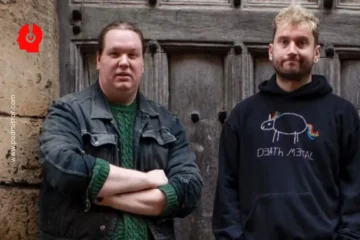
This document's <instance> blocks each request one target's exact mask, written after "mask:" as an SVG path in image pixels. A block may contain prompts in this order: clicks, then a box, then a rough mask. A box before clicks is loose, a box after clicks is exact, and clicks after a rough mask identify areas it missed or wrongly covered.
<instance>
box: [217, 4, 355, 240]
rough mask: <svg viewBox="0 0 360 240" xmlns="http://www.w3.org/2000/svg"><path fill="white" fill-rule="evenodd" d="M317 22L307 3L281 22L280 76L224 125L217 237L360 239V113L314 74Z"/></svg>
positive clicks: (277, 42)
mask: <svg viewBox="0 0 360 240" xmlns="http://www.w3.org/2000/svg"><path fill="white" fill-rule="evenodd" d="M318 25H319V22H318V19H317V18H316V17H315V16H314V15H313V14H312V13H310V12H308V11H307V10H306V9H304V8H302V7H299V6H291V7H289V8H286V9H283V10H282V11H281V12H280V13H279V14H278V15H277V16H276V18H275V21H274V37H273V42H272V43H271V44H270V45H269V59H270V61H272V64H273V67H274V69H275V74H274V75H273V76H272V77H271V78H270V80H268V81H264V82H263V83H261V84H260V86H259V90H260V92H259V93H257V94H255V95H254V96H252V97H250V98H248V99H245V100H244V101H242V102H241V103H239V104H238V105H237V106H236V107H235V108H234V109H233V111H232V113H231V114H230V116H229V118H228V119H227V121H226V123H225V124H224V128H223V131H222V134H221V140H220V154H219V156H220V158H219V175H218V181H217V189H216V197H215V206H214V213H213V232H214V234H215V237H216V239H221V240H240V239H245V240H295V239H296V240H330V239H334V240H335V239H336V240H355V239H360V174H359V172H360V122H359V116H358V113H357V111H356V109H355V107H354V106H353V105H352V104H351V103H350V102H348V101H346V100H345V99H343V98H340V97H339V96H337V95H335V94H333V93H332V88H331V86H330V85H329V84H328V82H327V79H326V78H325V77H324V76H321V75H312V74H311V70H312V67H313V64H314V63H316V62H317V61H318V60H319V58H320V45H319V42H318V31H319V26H318Z"/></svg>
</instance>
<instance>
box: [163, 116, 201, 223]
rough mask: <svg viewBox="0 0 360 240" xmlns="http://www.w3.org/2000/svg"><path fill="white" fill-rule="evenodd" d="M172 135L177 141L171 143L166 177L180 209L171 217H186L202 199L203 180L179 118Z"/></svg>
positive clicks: (173, 126) (176, 119)
mask: <svg viewBox="0 0 360 240" xmlns="http://www.w3.org/2000/svg"><path fill="white" fill-rule="evenodd" d="M171 133H172V134H173V135H174V136H175V138H176V141H174V142H172V143H170V146H169V161H168V165H167V167H166V175H167V177H168V179H169V184H170V185H171V186H173V187H174V189H175V192H176V194H177V199H178V203H179V207H178V209H177V211H176V212H174V213H173V214H172V216H171V217H185V216H187V215H189V214H190V213H192V212H193V210H194V209H195V208H196V206H197V204H198V203H199V201H200V199H201V193H202V187H203V180H202V177H201V175H200V170H199V168H198V166H197V164H196V157H195V154H194V153H193V151H192V150H191V148H190V145H189V143H188V141H187V138H186V134H185V130H184V128H183V126H182V124H181V123H180V120H179V119H178V118H177V117H174V118H173V121H172V126H171Z"/></svg>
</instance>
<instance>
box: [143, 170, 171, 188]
mask: <svg viewBox="0 0 360 240" xmlns="http://www.w3.org/2000/svg"><path fill="white" fill-rule="evenodd" d="M146 175H147V177H148V179H149V181H150V183H151V184H152V188H157V187H161V186H164V185H166V184H167V183H168V181H169V180H168V178H167V177H166V175H165V172H164V170H162V169H155V170H151V171H149V172H147V173H146Z"/></svg>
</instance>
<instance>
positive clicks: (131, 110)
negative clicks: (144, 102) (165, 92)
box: [110, 101, 149, 240]
mask: <svg viewBox="0 0 360 240" xmlns="http://www.w3.org/2000/svg"><path fill="white" fill-rule="evenodd" d="M110 107H111V111H112V113H113V115H114V117H115V120H116V122H117V123H118V127H119V130H120V143H121V167H123V168H130V169H135V164H134V159H133V140H134V137H133V136H134V126H135V118H136V107H137V106H136V101H135V102H134V103H132V104H131V105H129V106H124V105H115V104H111V105H110ZM148 238H149V237H148V229H147V223H146V221H145V220H144V219H143V218H142V217H141V216H138V215H134V214H130V213H125V212H121V213H120V218H119V221H118V222H117V224H116V228H115V232H114V235H113V237H112V239H113V240H146V239H148Z"/></svg>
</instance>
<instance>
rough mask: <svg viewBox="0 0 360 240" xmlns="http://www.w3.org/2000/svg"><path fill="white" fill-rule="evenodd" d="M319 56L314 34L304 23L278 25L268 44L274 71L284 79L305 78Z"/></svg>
mask: <svg viewBox="0 0 360 240" xmlns="http://www.w3.org/2000/svg"><path fill="white" fill-rule="evenodd" d="M319 57H320V46H319V45H317V46H315V39H314V35H313V33H312V31H311V29H310V27H309V26H308V25H306V24H301V25H289V24H283V25H280V26H279V27H278V28H277V30H276V33H275V36H274V41H273V43H271V44H269V59H270V61H272V63H273V66H274V69H275V72H276V73H277V74H278V76H280V77H281V78H282V79H284V80H288V81H301V80H302V79H304V78H306V77H307V76H309V75H310V74H311V70H312V66H313V64H314V62H317V61H318V59H319Z"/></svg>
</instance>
